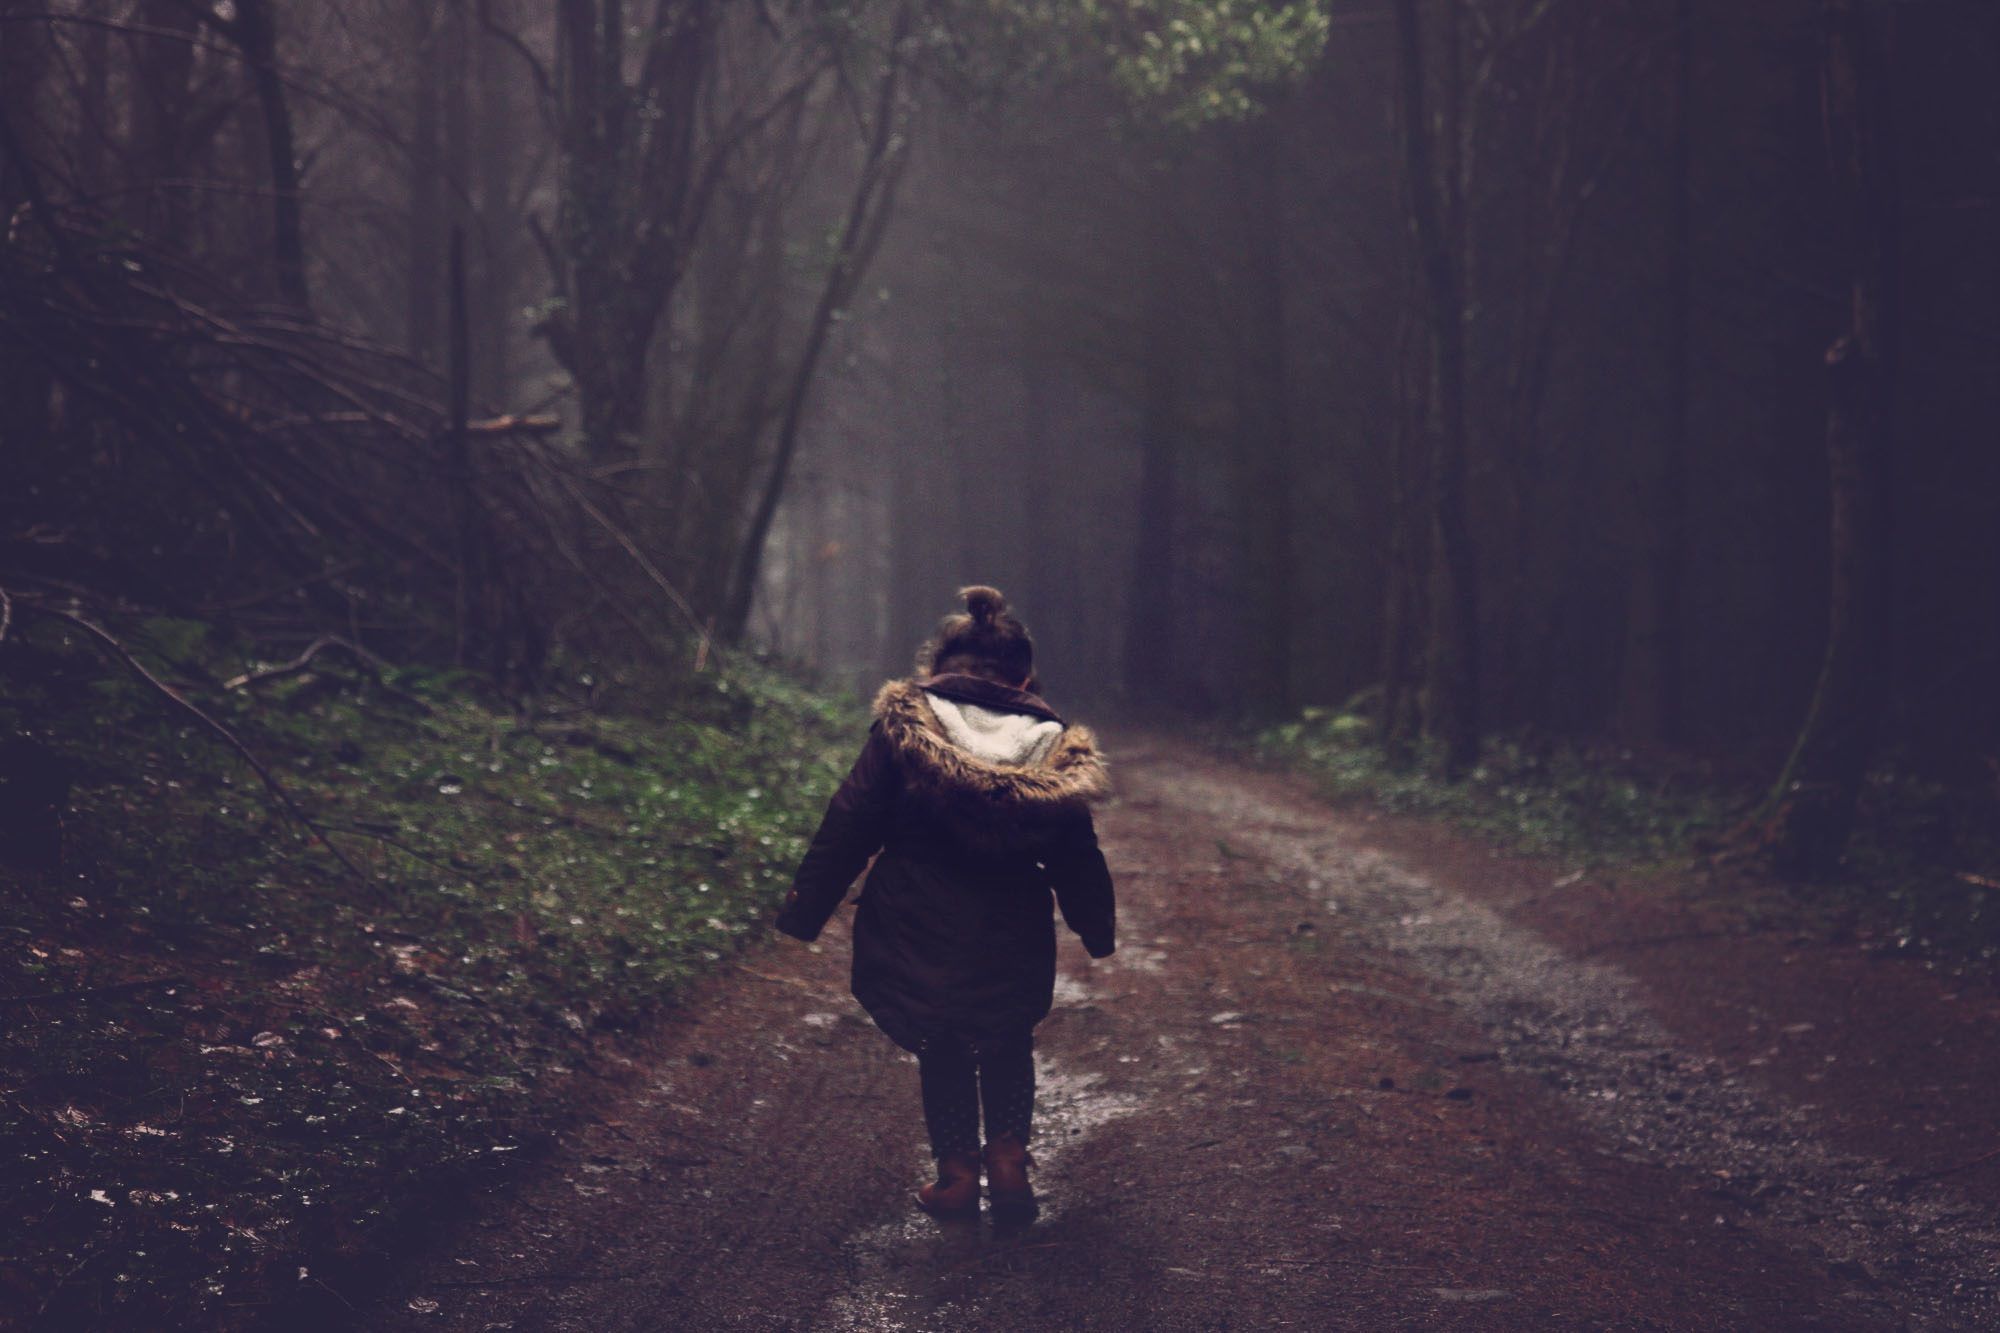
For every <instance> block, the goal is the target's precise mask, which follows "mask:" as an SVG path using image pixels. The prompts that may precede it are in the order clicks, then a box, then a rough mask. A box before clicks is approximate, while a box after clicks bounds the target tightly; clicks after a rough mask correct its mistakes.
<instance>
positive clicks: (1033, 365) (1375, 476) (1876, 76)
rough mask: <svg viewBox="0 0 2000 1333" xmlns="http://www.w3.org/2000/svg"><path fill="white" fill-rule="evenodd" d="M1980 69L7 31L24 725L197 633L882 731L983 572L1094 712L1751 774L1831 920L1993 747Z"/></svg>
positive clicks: (1823, 22) (937, 30)
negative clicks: (770, 657)
mask: <svg viewBox="0 0 2000 1333" xmlns="http://www.w3.org/2000/svg"><path fill="white" fill-rule="evenodd" d="M1996 62H2000V16H1996V15H1995V13H1993V12H1991V11H1990V9H1989V7H1987V6H1982V5H1974V4H1951V3H1940V4H1886V3H1863V0H1781V2H1780V3H1774V4H1763V5H1755V6H1750V5H1737V4H1723V3H1714V2H1712V0H1671V2H1668V0H1647V2H1644V3H1641V2H1640V0H1611V2H1609V3H1599V2H1597V0H1591V2H1590V3H1584V2H1583V0H1569V2H1568V3H1562V2H1560V0H1558V2H1556V3H1550V2H1549V0H1394V3H1386V4H1384V3H1371V4H1368V5H1360V4H1345V3H1332V4H1311V3H1290V4H1275V3H1274V4H1267V5H1263V6H1234V7H1229V6H1214V5H1202V4H1198V3H1193V0H1131V2H1130V3H1124V4H1113V5H1105V6H1095V7H1091V6H1054V7H1050V6H1040V5H1010V4H1002V3H987V2H981V3H963V4H953V3H944V2H943V0H924V2H922V3H920V2H919V0H901V2H894V3H892V2H889V0H884V2H883V3H864V4H844V5H832V4H821V3H775V2H774V3H769V4H765V3H754V4H752V3H743V4H736V3H728V4H723V3H707V2H704V0H660V2H659V3H657V4H650V5H624V4H620V3H616V2H615V0H562V2H561V3H558V4H554V5H548V6H544V5H533V4H528V3H525V2H524V0H339V2H338V3H326V4H314V5H309V6H306V5H278V4H270V3H266V2H265V0H254V2H253V0H233V3H229V4H219V3H218V4H207V3H201V2H198V0H65V2H63V3H53V2H52V0H0V155H4V157H0V206H4V213H5V232H4V243H3V244H0V441H3V442H4V449H5V486H4V489H0V590H4V593H5V595H6V601H5V602H4V603H0V608H4V610H3V611H0V625H5V626H7V627H8V628H7V629H6V630H5V631H4V632H5V634H6V642H4V643H0V672H21V671H34V670H40V669H44V667H45V666H46V663H45V661H44V659H45V658H46V656H47V655H49V654H53V653H55V652H56V651H57V644H58V642H59V641H68V639H70V638H74V637H75V636H78V635H88V636H93V637H91V638H90V642H92V643H96V644H97V645H98V646H99V647H103V648H107V649H109V650H116V648H117V645H119V644H121V643H123V642H124V640H125V638H126V637H127V633H126V628H125V627H129V626H132V625H136V624H137V623H138V622H139V620H140V619H141V618H142V617H146V616H158V615H163V614H164V615H172V616H178V617H186V618H190V619H195V620H200V621H203V622H207V623H210V624H216V625H220V626H222V627H224V628H226V629H227V630H229V631H231V632H234V633H238V634H241V635H244V636H247V637H248V638H249V639H250V640H252V641H254V642H255V643H256V644H257V645H258V646H259V649H260V651H262V652H263V653H265V654H266V655H267V656H268V658H269V660H271V661H274V662H279V663H284V662H295V661H298V660H301V659H302V658H305V657H307V656H310V655H315V654H330V653H343V654H347V655H349V656H350V657H351V658H352V659H353V660H354V661H357V662H363V663H367V664H372V667H371V669H376V670H379V669H380V668H381V667H382V665H383V664H385V663H388V662H401V661H417V660H420V661H429V662H434V663H442V664H452V665H458V666H463V667H465V668H468V669H471V670H473V671H475V672H477V673H480V674H482V675H484V676H488V677H491V678H493V679H495V680H497V681H498V682H500V683H501V684H502V685H503V686H504V687H505V688H507V689H509V690H511V691H515V692H523V693H533V692H535V691H540V690H546V689H549V688H551V687H552V686H553V685H554V684H556V683H557V682H559V681H564V680H569V679H573V678H574V677H575V675H576V674H577V673H578V672H579V671H580V670H581V669H582V668H583V667H584V666H585V665H586V664H591V663H600V664H603V663H610V664H618V663H623V664H626V665H627V666H628V667H632V666H636V667H638V668H640V669H643V670H645V671H648V672H662V671H670V672H684V671H687V670H689V669H691V668H693V667H695V666H696V665H697V664H698V663H701V664H705V663H706V662H707V661H708V660H710V659H711V658H712V657H713V656H714V655H715V653H717V652H718V651H726V650H727V649H728V648H729V647H730V646H732V645H736V644H739V643H746V642H747V643H750V644H754V645H757V646H760V647H763V648H768V649H772V650H775V651H777V652H779V653H781V654H784V655H786V656H789V657H791V658H793V659H795V660H800V661H804V662H807V663H810V664H812V665H814V666H816V667H818V668H819V669H820V670H822V671H823V672H825V673H827V674H829V675H830V676H835V677H839V678H842V679H858V678H861V677H870V678H872V677H875V676H877V675H879V673H881V672H882V671H883V670H901V669H903V668H904V667H906V665H907V654H908V651H909V649H910V647H911V646H913V645H914V644H916V643H917V642H919V641H920V640H921V639H922V638H923V637H924V635H925V633H927V632H928V630H929V628H930V625H931V622H932V619H933V618H934V616H935V615H936V614H937V613H938V612H939V611H940V610H941V609H943V602H942V601H941V599H942V598H943V597H944V596H945V595H946V594H947V593H948V591H949V590H950V589H951V588H952V587H955V586H957V585H958V584H960V583H963V582H969V581H993V582H997V583H999V584H1001V585H1002V586H1004V587H1006V588H1007V589H1008V591H1009V593H1010V595H1012V596H1013V598H1014V599H1015V601H1016V602H1017V604H1018V605H1019V606H1020V607H1021V608H1022V610H1023V612H1024V614H1025V615H1026V616H1027V617H1028V619H1029V620H1030V623H1031V624H1032V625H1033V626H1034V629H1035V632H1036V634H1037V637H1038V642H1040V643H1041V644H1043V645H1044V660H1045V663H1046V667H1045V671H1044V675H1045V676H1046V678H1047V679H1048V682H1049V685H1050V688H1051V690H1052V692H1054V693H1055V694H1056V696H1057V697H1059V698H1062V699H1065V700H1075V699H1079V698H1083V699H1088V700H1094V701H1096V702H1100V703H1101V702H1107V701H1112V700H1117V701H1122V702H1123V703H1124V704H1126V705H1129V706H1130V707H1131V708H1133V709H1135V710H1143V711H1152V712H1161V713H1175V712H1178V713H1186V712H1196V713H1209V712H1222V713H1228V714H1267V715H1275V714H1279V713H1283V712H1288V711H1291V710H1294V709H1296V708H1297V707H1299V706H1301V705H1308V704H1321V705H1342V704H1345V703H1348V702H1350V701H1353V702H1354V703H1355V704H1356V706H1357V707H1361V708H1364V709H1365V710H1366V711H1367V712H1368V715H1369V716H1370V717H1372V719H1373V720H1374V724H1375V726H1376V727H1377V730H1378V734H1379V739H1380V741H1381V743H1382V744H1383V745H1384V746H1386V747H1388V748H1389V749H1390V750H1391V751H1392V752H1394V753H1399V754H1406V755H1410V756H1412V757H1416V756H1419V755H1420V754H1429V755H1431V756H1433V757H1434V758H1435V760H1436V762H1438V763H1439V764H1440V765H1442V766H1444V767H1445V768H1446V769H1447V770H1448V771H1451V772H1459V771H1463V770H1465V769H1467V768H1469V767H1470V766H1471V765H1473V764H1474V763H1476V761H1477V758H1478V755H1479V745H1480V741H1481V738H1482V737H1483V736H1490V735H1492V734H1494V733H1499V732H1516V731H1523V730H1532V731H1533V732H1535V733H1537V734H1542V735H1554V736H1562V737H1570V738H1576V739H1580V740H1593V739H1613V740H1617V741H1619V742H1622V743H1626V744H1630V745H1634V746H1638V747H1641V748H1647V749H1659V750H1662V751H1668V750H1672V751H1693V752H1698V753H1709V754H1728V755H1732V756H1734V757H1736V758H1738V759H1740V760H1743V761H1745V762H1747V763H1749V764H1752V765H1756V766H1760V768H1761V771H1762V772H1763V773H1765V774H1767V775H1769V776H1770V777H1771V778H1772V779H1773V798H1772V803H1771V805H1770V808H1769V809H1768V810H1766V811H1765V812H1764V815H1763V818H1762V823H1761V825H1760V827H1761V828H1762V830H1763V836H1766V837H1768V839H1769V841H1770V843H1771V845H1772V846H1773V847H1774V848H1775V849H1776V850H1777V851H1778V852H1779V853H1780V855H1781V857H1782V858H1783V859H1785V860H1786V861H1788V862H1790V863H1792V864H1794V865H1796V866H1798V867H1800V868H1811V867H1813V866H1816V865H1820V864H1824V863H1826V862H1827V861H1828V860H1830V858H1832V857H1833V856H1836V855H1837V854H1838V848H1839V846H1840V844H1841V842H1842V840H1843V838H1844V836H1845V831H1846V828H1847V826H1848V824H1849V822H1850V820H1851V817H1852V813H1853V809H1854V806H1855V802H1856V800H1857V794H1858V793H1859V792H1860V791H1861V789H1862V782H1863V778H1864V777H1865V775H1866V774H1867V773H1868V771H1869V770H1870V768H1871V766H1872V765H1874V764H1876V763H1877V762H1878V761H1881V760H1884V759H1888V760H1893V761H1894V762H1895V763H1897V764H1899V765H1901V766H1903V767H1905V768H1907V769H1909V770H1911V771H1915V772H1918V773H1920V774H1923V775H1925V776H1927V777H1932V778H1936V779H1939V780H1943V781H1946V782H1949V783H1952V784H1957V785H1961V786H1964V785H1970V784H1974V783H1978V782H1983V781H1990V780H1991V771H1990V767H1989V765H1990V764H1991V763H1992V762H1993V759H1992V756H1994V755H1995V754H1996V753H2000V705H1996V702H1995V697H1994V693H1993V691H1992V688H1991V685H1990V682H1991V681H1992V679H1993V678H1994V676H1995V672H1996V669H2000V616H1996V612H2000V596H1996V594H2000V536H1996V533H2000V522H1996V520H1997V519H2000V512H1996V510H2000V475H1996V468H2000V460H1996V455H1995V451H1994V449H1993V447H1992V444H1993V441H1994V439H1995V437H1996V430H1997V429H2000V398H1996V395H1997V394H2000V377H1996V376H1994V375H1993V374H1992V368H1993V365H1994V361H1995V342H1994V338H1995V335H1994V330H1993V328H1992V318H1991V311H1992V310H1993V308H1994V307H1995V305H1996V301H1995V297H1996V295H2000V293H1996V291H1995V285H1996V282H2000V274H1996V272H1995V268H1994V263H1995V260H1994V251H1993V247H1992V246H1991V244H1990V241H1991V238H1992V235H1993V207H1994V198H1995V190H1996V186H2000V180H1996V174H2000V160H1996V158H1995V155H1994V148H1995V144H1996V143H2000V124H1997V123H1996V120H1995V117H1996V115H2000V112H1996V109H1995V104H1994V103H1993V100H1992V98H1991V96H1990V94H1989V92H1988V91H1987V90H1988V89H1989V88H1990V87H1991V85H1992V82H1993V80H1994V78H1995V76H1996V75H2000V68H1996ZM97 630H102V631H104V633H103V635H102V636H101V637H94V636H95V632H96V631H97ZM79 642H81V640H79ZM112 669H120V664H118V663H117V662H116V661H115V660H114V661H113V663H112ZM1787 756H1789V758H1788V757H1787Z"/></svg>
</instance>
